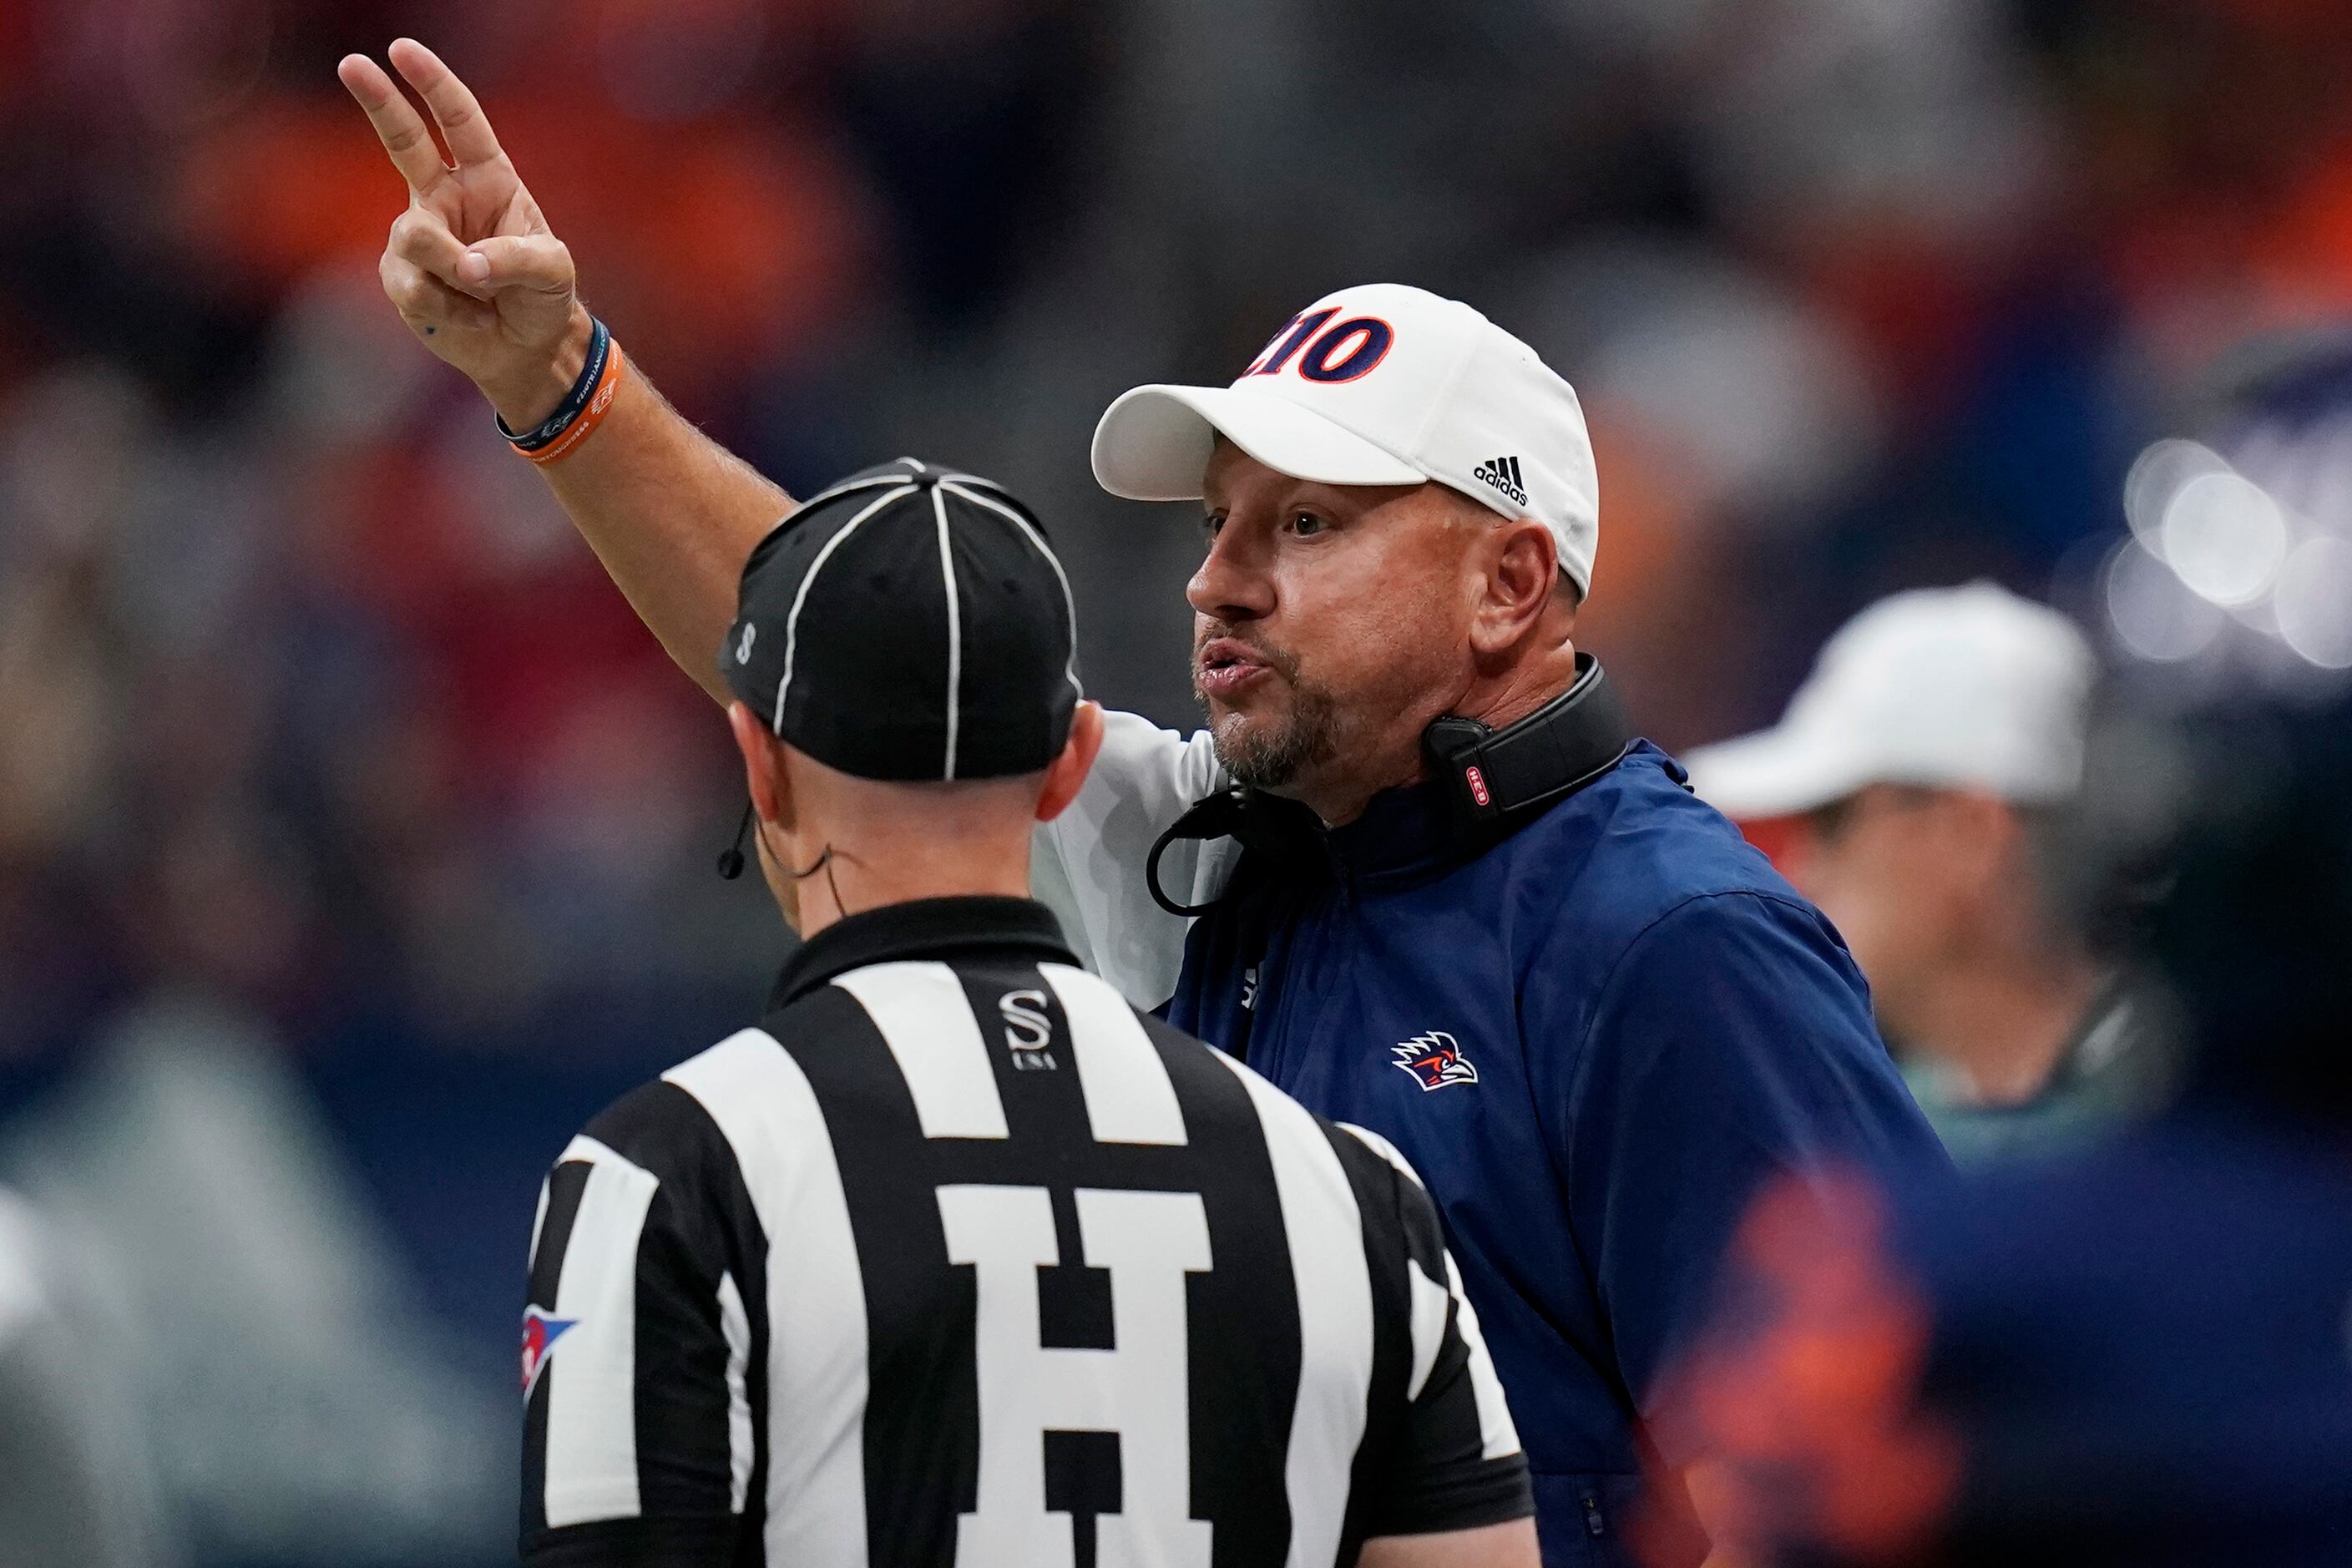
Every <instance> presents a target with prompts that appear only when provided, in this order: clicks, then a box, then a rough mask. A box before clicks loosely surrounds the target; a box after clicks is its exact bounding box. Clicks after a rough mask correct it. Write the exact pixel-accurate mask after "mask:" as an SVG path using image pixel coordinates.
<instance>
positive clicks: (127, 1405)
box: [0, 1187, 173, 1568]
mask: <svg viewBox="0 0 2352 1568" xmlns="http://www.w3.org/2000/svg"><path fill="white" fill-rule="evenodd" d="M67 1274H68V1271H67V1270H66V1269H65V1268H63V1267H62V1266H61V1260H60V1258H58V1247H57V1246H56V1242H55V1238H54V1237H52V1236H51V1235H50V1234H49V1228H48V1226H47V1225H46V1224H44V1222H43V1221H42V1220H41V1218H40V1216H39V1215H37V1213H36V1212H35V1210H34V1209H33V1207H32V1205H29V1204H27V1203H26V1202H25V1200H24V1199H23V1198H21V1197H19V1196H17V1195H16V1194H13V1193H11V1192H10V1191H9V1190H8V1189H7V1188H5V1187H0V1563H5V1564H8V1565H9V1568H17V1565H18V1564H22V1565H23V1568H162V1565H163V1564H164V1563H169V1562H171V1561H173V1554H172V1553H171V1552H169V1551H168V1550H167V1549H166V1548H165V1545H164V1531H163V1521H162V1517H161V1514H160V1511H159V1509H158V1499H157V1496H156V1490H155V1481H154V1475H153V1472H152V1468H151V1467H150V1466H149V1464H148V1460H147V1455H146V1453H145V1451H144V1447H143V1445H142V1442H141V1441H140V1433H139V1429H138V1418H137V1415H135V1414H134V1412H135V1410H136V1408H137V1407H136V1405H134V1404H133V1403H132V1402H131V1399H130V1398H129V1397H128V1395H127V1394H126V1392H125V1390H124V1389H123V1388H122V1386H121V1377H120V1375H119V1374H120V1373H121V1364H120V1363H118V1362H115V1361H114V1360H112V1359H110V1357H109V1355H108V1353H107V1351H106V1349H105V1348H104V1342H103V1338H102V1336H96V1335H93V1333H92V1329H93V1327H94V1326H95V1325H94V1324H93V1323H92V1322H91V1321H90V1318H91V1313H90V1304H89V1301H88V1300H86V1299H84V1296H83V1295H82V1294H81V1293H79V1292H77V1291H76V1290H75V1289H73V1288H72V1287H71V1286H70V1285H69V1284H68V1278H67Z"/></svg>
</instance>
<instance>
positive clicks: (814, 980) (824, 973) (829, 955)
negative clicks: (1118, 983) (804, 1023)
mask: <svg viewBox="0 0 2352 1568" xmlns="http://www.w3.org/2000/svg"><path fill="white" fill-rule="evenodd" d="M975 948H990V949H1012V950H1014V951H1017V952H1022V953H1024V954H1025V955H1029V956H1033V957H1036V958H1043V959H1051V960H1053V961H1054V962H1055V963H1070V964H1075V963H1077V960H1076V958H1075V957H1073V956H1071V953H1070V945H1069V942H1067V941H1066V940H1065V939H1064V937H1063V935H1062V928H1061V924H1060V922H1058V921H1055V919H1054V912H1053V911H1052V910H1048V909H1047V908H1046V907H1045V905H1043V904H1041V903H1037V902H1035V901H1034V900H1030V899H1007V898H994V897H970V898H955V899H916V900H911V901H909V902H908V903H903V904H885V905H883V906H882V907H881V908H880V909H878V910H866V911H865V912H864V913H862V914H855V915H849V916H845V917H844V918H843V919H841V920H838V921H835V922H834V923H833V924H831V925H829V926H827V927H825V928H824V930H823V931H819V932H817V933H816V935H814V936H813V937H811V938H809V940H808V941H807V942H803V943H802V944H801V947H800V950H799V951H798V952H794V953H793V955H792V957H790V958H788V959H786V960H785V961H784V968H783V973H781V974H779V975H777V976H776V988H775V989H774V990H773V991H772V992H771V993H769V995H768V1010H769V1011H770V1012H775V1011H776V1010H777V1009H779V1008H782V1007H785V1006H788V1005H791V1004H793V1003H794V1002H797V1001H799V1000H800V999H801V998H802V997H803V996H805V995H807V994H809V993H810V992H812V991H814V990H815V989H816V988H817V987H818V986H820V985H824V984H827V983H829V982H830V981H831V980H832V979H833V978H834V977H835V975H838V974H846V973H849V972H850V971H851V970H853V969H863V968H865V967H866V965H867V964H869V963H889V962H891V961H892V960H895V959H904V958H938V957H941V956H943V955H945V954H947V953H950V952H969V951H971V950H972V949H975Z"/></svg>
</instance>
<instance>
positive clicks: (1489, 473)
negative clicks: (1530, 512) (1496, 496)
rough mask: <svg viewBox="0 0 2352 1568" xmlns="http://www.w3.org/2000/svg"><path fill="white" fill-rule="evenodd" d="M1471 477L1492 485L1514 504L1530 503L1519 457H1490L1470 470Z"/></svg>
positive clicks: (1523, 504)
mask: <svg viewBox="0 0 2352 1568" xmlns="http://www.w3.org/2000/svg"><path fill="white" fill-rule="evenodd" d="M1470 477H1471V478H1472V479H1476V480H1477V481H1478V482H1479V483H1480V484H1482V485H1492V486H1494V487H1495V489H1496V490H1498V491H1500V492H1501V493H1502V494H1503V495H1505V496H1507V497H1508V498H1509V499H1510V501H1511V504H1512V505H1514V506H1525V505H1527V504H1528V490H1527V481H1526V480H1525V479H1521V478H1520V477H1519V460H1518V459H1517V458H1487V459H1486V461H1485V462H1483V463H1481V464H1479V465H1478V466H1477V467H1476V468H1473V469H1471V470H1470Z"/></svg>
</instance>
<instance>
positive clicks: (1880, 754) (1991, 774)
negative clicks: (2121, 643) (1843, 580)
mask: <svg viewBox="0 0 2352 1568" xmlns="http://www.w3.org/2000/svg"><path fill="white" fill-rule="evenodd" d="M2095 675H2096V660H2095V657H2094V655H2093V653H2092V651H2091V647H2090V642H2089V639H2087V638H2086V637H2084V635H2083V633H2082V631H2081V630H2080V629H2079V628H2078V627H2076V626H2075V625H2074V622H2072V621H2071V620H2069V619H2068V618H2067V617H2066V616H2063V615H2061V614H2060V613H2059V612H2057V611H2056V610H2053V609H2050V608H2048V607H2047V606H2044V605H2037V604H2033V603H2032V602H2030V601H2028V600H2025V599H2022V598H2020V597H2018V596H2017V595H2014V594H2011V593H2010V592H2009V591H2008V590H2006V589H2003V588H2001V587H1999V586H1997V585H1995V584H1991V583H1983V582H1979V583H1974V584H1969V585H1968V586H1966V587H1959V588H1932V589H1915V590H1912V591H1910V592H1906V593H1902V594H1897V595H1894V596H1892V597H1890V598H1887V599H1884V600H1882V601H1880V602H1879V603H1877V604H1875V605H1871V606H1870V607H1869V608H1868V609H1866V610H1864V611H1863V612H1862V613H1861V614H1860V615H1858V616H1855V617H1854V618H1853V620H1852V621H1850V622H1849V623H1847V625H1846V626H1844V627H1843V629H1841V630H1840V631H1839V632H1838V633H1837V635H1836V636H1835V637H1832V638H1831V639H1830V641H1829V643H1828V645H1827V646H1826V647H1823V648H1822V654H1821V658H1820V659H1819V661H1818V662H1817V664H1816V665H1815V666H1814V668H1813V672H1812V674H1811V676H1810V677H1809V678H1808V679H1806V681H1805V683H1804V685H1803V686H1802V687H1801V688H1800V689H1798V691H1797V694H1796V696H1795V698H1794V699H1793V700H1791V701H1790V705H1789V710H1788V713H1787V715H1786V716H1785V717H1784V718H1783V719H1782V720H1781V721H1780V724H1778V725H1777V726H1775V727H1774V728H1772V729H1770V730H1768V731H1761V732H1759V733H1757V734H1752V735H1746V736H1742V737H1740V738H1738V739H1737V740H1732V741H1726V742H1720V743H1718V744H1716V745H1711V746H1702V747H1699V748H1697V749H1696V750H1694V751H1692V752H1690V753H1689V755H1688V759H1687V760H1688V763H1689V767H1690V771H1691V787H1692V788H1693V789H1695V790H1696V791H1697V792H1698V794H1699V795H1700V797H1701V798H1702V799H1705V800H1706V801H1709V802H1711V803H1712V804H1713V805H1716V806H1717V808H1718V809H1720V810H1721V811H1723V812H1724V813H1726V814H1727V816H1731V817H1732V818H1733V819H1734V820H1735V821H1738V822H1739V823H1741V824H1742V825H1743V826H1746V827H1747V829H1748V832H1749V833H1750V835H1751V837H1755V838H1756V839H1757V840H1758V841H1759V843H1761V844H1764V845H1765V846H1766V847H1769V849H1770V850H1771V852H1772V855H1773V858H1774V861H1775V863H1776V864H1778V865H1779V866H1780V868H1781V869H1782V870H1783V871H1785V872H1786V873H1787V874H1788V877H1789V879H1790V881H1792V882H1794V883H1795V884H1796V886H1797V888H1798V889H1799V890H1800V891H1801V892H1803V893H1804V894H1805V896H1806V897H1807V898H1810V899H1811V900H1813V902H1814V903H1816V904H1817V905H1819V906H1820V908H1821V910H1822V913H1823V914H1826V915H1827V916H1829V918H1830V921H1831V922H1832V924H1834V925H1835V926H1836V927H1837V929H1838V931H1839V934H1840V935H1842V936H1843V938H1844V939H1845V941H1846V943H1847V944H1848V946H1850V947H1851V948H1852V949H1853V955H1854V960H1855V962H1856V963H1859V964H1860V965H1861V966H1862V972H1863V974H1864V977H1865V978H1866V979H1868V981H1869V982H1870V992H1871V1001H1872V1004H1873V1005H1874V1008H1875V1010H1876V1012H1877V1015H1878V1020H1879V1023H1880V1026H1882V1027H1883V1028H1884V1029H1885V1033H1886V1037H1887V1042H1888V1044H1889V1046H1890V1047H1892V1048H1893V1049H1894V1051H1895V1055H1896V1057H1897V1058H1898V1059H1899V1060H1900V1061H1901V1062H1902V1064H1903V1068H1904V1075H1905V1077H1906V1079H1908V1080H1909V1081H1910V1084H1911V1087H1912V1090H1913V1092H1914V1093H1915V1094H1916V1096H1917V1097H1918V1100H1919V1104H1920V1106H1921V1108H1922V1109H1923V1110H1926V1111H1927V1119H1928V1121H1931V1122H1932V1123H1933V1124H1934V1125H1935V1128H1936V1131H1937V1133H1938V1134H1939V1135H1940V1136H1941V1137H1942V1138H1943V1140H1944V1143H1945V1146H1946V1147H1947V1148H1948V1149H1949V1150H1950V1151H1951V1152H1952V1154H1953V1157H1954V1158H1955V1159H1956V1160H1958V1161H1960V1162H1961V1163H1975V1162H1978V1161H1981V1160H1985V1159H1990V1158H1993V1157H1996V1156H2000V1155H2005V1154H2012V1153H2021V1152H2035V1151H2043V1150H2048V1149H2051V1148H2054V1147H2060V1146H2063V1145H2064V1144H2065V1143H2067V1142H2072V1141H2074V1140H2076V1139H2078V1138H2081V1137H2084V1136H2087V1135H2090V1134H2093V1133H2095V1132H2098V1131H2104V1130H2106V1129H2108V1128H2111V1127H2113V1126H2116V1125H2117V1124H2120V1123H2122V1122H2124V1121H2128V1120H2130V1119H2133V1118H2136V1117H2138V1116H2142V1115H2145V1114H2146V1113H2147V1112H2148V1111H2150V1110H2153V1109H2155V1107H2156V1106H2157V1105H2158V1103H2159V1102H2160V1101H2161V1099H2162V1096H2163V1093H2164V1090H2165V1088H2166V1085H2167V1080H2168V1063H2169V1050H2168V1046H2167V1044H2166V1041H2165V1036H2164V1030H2163V1027H2162V1024H2161V1008H2160V1006H2159V1005H2158V1003H2157V1002H2156V1001H2155V1000H2154V999H2153V998H2151V997H2149V996H2148V995H2147V994H2145V993H2144V990H2143V988H2142V987H2140V986H2139V985H2138V984H2137V977H2136V976H2135V975H2134V974H2133V973H2131V970H2130V967H2129V962H2128V960H2127V959H2126V957H2124V956H2122V955H2119V954H2117V953H2116V952H2111V951H2109V948H2110V945H2111V944H2110V942H2108V941H2107V940H2106V937H2107V933H2106V932H2105V931H2104V930H2103V929H2102V926H2103V923H2104V922H2102V921H2099V920H2098V919H2097V918H2096V916H2095V915H2094V916H2093V917H2091V918H2088V919H2086V918H2084V917H2081V916H2078V915H2077V914H2076V913H2075V911H2074V909H2073V908H2072V907H2070V906H2069V905H2068V904H2067V902H2066V901H2065V900H2063V899H2061V898H2060V897H2059V896H2058V889H2055V888H2054V887H2053V885H2052V882H2051V880H2050V878H2049V876H2048V874H2047V871H2046V869H2045V865H2044V860H2043V852H2044V851H2046V850H2047V849H2048V848H2050V847H2051V844H2050V839H2051V837H2052V834H2053V831H2054V826H2055V824H2056V823H2057V821H2058V820H2059V819H2060V817H2061V816H2062V814H2063V811H2064V810H2065V808H2066V806H2067V805H2068V803H2069V802H2070V801H2071V800H2072V799H2073V797H2074V792H2075V789H2076V787H2077V785H2078V784H2080V782H2081V778H2082V769H2083V731H2084V723H2085V722H2086V721H2087V716H2088V711H2089V703H2090V700H2091V695H2092V688H2093V684H2094V679H2095Z"/></svg>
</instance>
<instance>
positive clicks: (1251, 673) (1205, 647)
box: [1192, 637, 1274, 701]
mask: <svg viewBox="0 0 2352 1568" xmlns="http://www.w3.org/2000/svg"><path fill="white" fill-rule="evenodd" d="M1273 673H1274V667H1273V666H1272V665H1271V664H1269V663H1268V662H1267V661H1266V659H1265V656H1264V655H1262V654H1259V653H1257V652H1255V650H1254V649H1252V648H1251V647H1250V646H1249V645H1248V644H1247V643H1244V642H1242V641H1239V640H1238V639H1236V638H1234V637H1211V638H1210V639H1209V640H1208V641H1207V642H1205V643H1202V645H1201V651H1200V652H1198V653H1196V654H1194V655H1193V656H1192V684H1193V685H1194V686H1195V687H1197V688H1199V689H1200V692H1201V695H1202V696H1203V697H1208V698H1213V699H1215V700H1220V701H1229V700H1232V699H1233V698H1234V697H1236V696H1238V695H1240V694H1241V693H1242V692H1244V691H1246V690H1248V689H1250V688H1251V687H1253V686H1255V685H1256V684H1257V683H1258V682H1259V681H1260V680H1262V679H1265V677H1267V676H1269V675H1272V674H1273Z"/></svg>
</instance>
